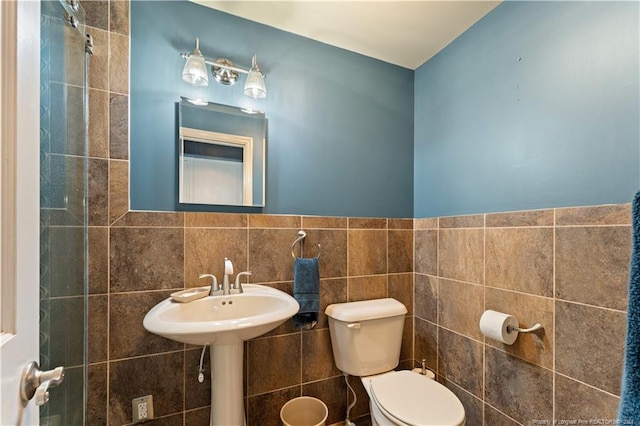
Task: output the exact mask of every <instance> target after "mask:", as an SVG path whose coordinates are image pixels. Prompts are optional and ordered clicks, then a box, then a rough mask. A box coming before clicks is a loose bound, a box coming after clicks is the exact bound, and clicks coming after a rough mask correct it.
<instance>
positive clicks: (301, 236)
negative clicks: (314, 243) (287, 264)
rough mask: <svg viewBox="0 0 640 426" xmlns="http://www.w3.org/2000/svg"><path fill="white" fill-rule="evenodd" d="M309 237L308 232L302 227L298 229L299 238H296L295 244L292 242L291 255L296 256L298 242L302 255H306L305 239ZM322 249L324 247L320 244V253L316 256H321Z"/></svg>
mask: <svg viewBox="0 0 640 426" xmlns="http://www.w3.org/2000/svg"><path fill="white" fill-rule="evenodd" d="M306 237H307V233H306V232H304V231H303V230H302V229H301V230H299V231H298V238H296V239H295V241H294V242H293V244H291V257H293V258H294V259H295V258H296V252H295V248H296V244H298V243H300V257H304V239H305V238H306ZM321 251H322V247H321V246H320V244H318V255H317V256H316V257H320V252H321Z"/></svg>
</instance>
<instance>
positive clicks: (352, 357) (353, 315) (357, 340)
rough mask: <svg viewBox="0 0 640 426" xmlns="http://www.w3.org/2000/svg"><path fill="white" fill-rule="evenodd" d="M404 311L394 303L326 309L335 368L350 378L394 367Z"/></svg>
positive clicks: (372, 302) (369, 302) (385, 301)
mask: <svg viewBox="0 0 640 426" xmlns="http://www.w3.org/2000/svg"><path fill="white" fill-rule="evenodd" d="M406 313H407V308H406V307H405V306H404V305H403V304H402V303H400V302H398V301H397V300H395V299H391V298H387V299H374V300H365V301H361V302H349V303H335V304H333V305H329V306H327V309H326V310H325V314H327V316H328V317H329V333H330V334H331V346H332V347H333V358H334V360H335V362H336V366H337V367H338V369H340V370H341V371H342V372H344V373H347V374H351V375H353V376H360V377H362V376H370V375H372V374H379V373H384V372H385V371H390V370H393V369H394V368H395V367H396V366H397V365H398V360H399V358H400V346H401V345H402V329H403V326H404V316H405V314H406Z"/></svg>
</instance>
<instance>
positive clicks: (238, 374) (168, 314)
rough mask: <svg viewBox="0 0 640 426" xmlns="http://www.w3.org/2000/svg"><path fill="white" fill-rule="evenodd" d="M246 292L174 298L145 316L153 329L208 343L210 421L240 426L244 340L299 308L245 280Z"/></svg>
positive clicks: (288, 299)
mask: <svg viewBox="0 0 640 426" xmlns="http://www.w3.org/2000/svg"><path fill="white" fill-rule="evenodd" d="M243 288H244V293H242V294H232V295H228V296H207V297H204V298H202V299H198V300H195V301H193V302H189V303H177V302H174V301H173V300H172V299H171V298H169V299H166V300H164V301H162V302H160V303H158V304H157V305H156V306H154V307H153V308H152V309H151V310H150V311H149V313H147V315H146V316H145V317H144V322H143V325H144V328H145V329H147V331H150V332H151V333H154V334H158V335H160V336H163V337H166V338H167V339H171V340H176V341H178V342H182V343H189V344H192V345H200V346H202V345H209V349H210V351H209V353H210V354H211V389H212V392H211V420H210V425H211V426H230V425H233V426H236V425H237V426H242V425H244V424H245V419H244V395H243V392H242V364H243V362H242V361H243V350H244V343H243V342H244V341H245V340H249V339H252V338H254V337H258V336H260V335H262V334H264V333H267V332H269V331H271V330H273V329H274V328H276V327H277V326H279V325H280V324H282V323H283V322H284V321H286V320H287V319H289V318H291V317H292V316H294V315H295V314H296V312H298V309H299V305H298V302H296V300H295V299H294V298H293V297H291V296H289V295H288V294H286V293H284V292H282V291H280V290H277V289H274V288H271V287H267V286H263V285H257V284H245V285H243Z"/></svg>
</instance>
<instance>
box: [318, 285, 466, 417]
mask: <svg viewBox="0 0 640 426" xmlns="http://www.w3.org/2000/svg"><path fill="white" fill-rule="evenodd" d="M325 313H326V314H327V316H328V317H329V333H330V335H331V347H332V349H333V358H334V360H335V363H336V366H337V367H338V369H340V371H342V372H343V373H344V374H345V376H346V375H348V374H350V375H352V376H357V377H360V378H361V380H362V384H363V385H364V388H365V389H366V391H367V393H368V394H369V399H370V410H371V421H372V424H373V425H374V426H375V425H380V426H389V425H397V426H462V425H464V424H465V413H464V407H463V406H462V403H461V402H460V400H459V399H458V398H457V397H456V396H455V395H454V393H453V392H451V391H450V390H449V389H447V388H446V387H445V386H443V385H441V384H440V383H438V382H436V381H434V380H430V379H428V378H427V377H425V376H422V375H420V374H417V373H414V372H411V371H393V369H394V368H396V367H397V366H398V361H399V357H400V346H401V345H402V330H403V326H404V316H405V314H406V313H407V308H406V307H405V306H404V305H403V304H402V303H400V302H398V301H397V300H395V299H392V298H387V299H374V300H366V301H360V302H349V303H335V304H333V305H329V306H328V307H327V309H326V310H325ZM348 417H349V413H348V412H347V418H348Z"/></svg>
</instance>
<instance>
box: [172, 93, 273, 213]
mask: <svg viewBox="0 0 640 426" xmlns="http://www.w3.org/2000/svg"><path fill="white" fill-rule="evenodd" d="M266 130H267V120H266V118H265V116H264V113H260V112H255V111H251V110H244V109H240V108H236V107H232V106H229V105H221V104H214V103H210V102H209V103H206V102H199V101H193V100H190V99H187V98H182V100H181V101H180V102H179V105H178V153H179V158H178V162H179V166H178V167H179V170H178V176H179V190H178V201H179V203H180V204H213V205H231V206H250V207H264V194H265V185H264V181H265V147H266Z"/></svg>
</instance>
